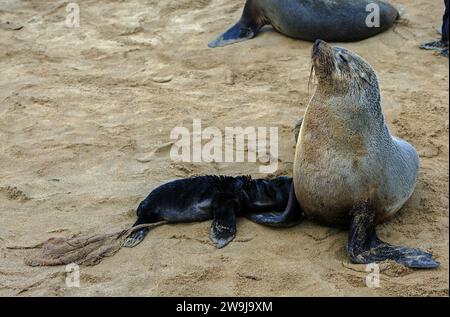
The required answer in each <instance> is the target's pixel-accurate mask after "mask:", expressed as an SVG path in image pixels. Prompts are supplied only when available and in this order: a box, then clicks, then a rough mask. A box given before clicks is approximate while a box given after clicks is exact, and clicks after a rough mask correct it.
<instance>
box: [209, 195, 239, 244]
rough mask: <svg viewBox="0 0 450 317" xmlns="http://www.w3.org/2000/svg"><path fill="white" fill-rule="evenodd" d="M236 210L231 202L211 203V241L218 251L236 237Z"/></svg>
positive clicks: (217, 201) (219, 200)
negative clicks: (212, 215) (212, 214)
mask: <svg viewBox="0 0 450 317" xmlns="http://www.w3.org/2000/svg"><path fill="white" fill-rule="evenodd" d="M235 209H236V208H235V207H234V203H233V201H232V200H226V201H223V200H221V199H218V200H216V201H215V202H213V213H214V219H213V222H212V224H211V240H212V242H213V243H214V245H215V246H216V248H218V249H220V248H223V247H224V246H226V245H227V244H228V243H230V242H231V241H232V240H233V239H234V237H235V236H236V210H235Z"/></svg>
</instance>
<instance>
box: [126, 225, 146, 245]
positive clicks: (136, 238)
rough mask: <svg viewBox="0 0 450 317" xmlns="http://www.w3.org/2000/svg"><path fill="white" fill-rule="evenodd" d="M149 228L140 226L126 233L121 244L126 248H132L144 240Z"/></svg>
mask: <svg viewBox="0 0 450 317" xmlns="http://www.w3.org/2000/svg"><path fill="white" fill-rule="evenodd" d="M148 231H149V229H148V228H141V229H138V230H136V231H133V232H132V233H130V234H129V235H128V237H127V238H126V239H125V241H124V242H123V244H122V246H124V247H126V248H133V247H135V246H137V245H138V244H139V243H141V242H142V240H144V238H145V236H146V235H147V233H148Z"/></svg>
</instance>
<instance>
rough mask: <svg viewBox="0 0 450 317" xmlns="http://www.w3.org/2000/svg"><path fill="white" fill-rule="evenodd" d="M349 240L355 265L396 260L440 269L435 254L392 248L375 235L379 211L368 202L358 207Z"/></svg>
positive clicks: (354, 213)
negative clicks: (376, 218)
mask: <svg viewBox="0 0 450 317" xmlns="http://www.w3.org/2000/svg"><path fill="white" fill-rule="evenodd" d="M351 216H352V222H351V225H350V231H349V238H348V253H349V255H350V258H351V260H352V262H353V263H361V264H368V263H373V262H382V261H384V260H393V261H395V262H397V263H400V264H403V265H404V266H407V267H412V268H436V267H438V266H439V262H437V261H435V260H433V257H432V254H431V253H428V252H425V251H422V250H420V249H415V248H406V247H400V246H394V245H390V244H389V243H386V242H383V241H381V240H380V239H379V238H378V237H377V235H376V232H375V211H374V210H373V208H371V207H370V205H369V204H368V203H363V204H360V205H358V206H355V207H354V208H353V209H352V211H351Z"/></svg>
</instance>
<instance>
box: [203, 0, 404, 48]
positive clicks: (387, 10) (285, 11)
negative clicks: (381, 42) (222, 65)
mask: <svg viewBox="0 0 450 317" xmlns="http://www.w3.org/2000/svg"><path fill="white" fill-rule="evenodd" d="M378 9H379V11H378ZM372 13H373V14H374V15H377V13H379V24H376V23H375V24H372V23H367V22H366V20H367V19H368V20H369V21H372V20H371V18H372V17H371V16H370V14H372ZM377 16H378V15H377ZM398 18H399V13H398V11H397V10H396V9H395V8H394V7H393V6H392V5H390V4H389V3H388V2H386V1H383V0H340V1H335V0H247V1H246V3H245V6H244V12H243V13H242V17H241V19H240V20H239V21H238V22H237V23H236V24H235V25H234V26H233V27H231V28H230V29H229V30H228V31H226V32H225V33H223V34H221V35H220V36H219V37H218V38H217V39H215V40H214V41H212V42H210V43H209V44H208V46H209V47H217V46H225V45H228V44H232V43H236V42H240V41H244V40H247V39H251V38H253V37H254V36H256V34H258V32H259V30H260V29H261V28H262V27H263V26H264V25H266V24H271V25H272V26H273V27H274V28H275V29H276V30H277V31H278V32H280V33H282V34H285V35H287V36H289V37H292V38H296V39H301V40H306V41H311V42H313V41H315V40H316V39H324V40H326V41H336V42H353V41H359V40H363V39H365V38H368V37H371V36H373V35H375V34H378V33H381V32H383V31H385V30H387V29H389V28H390V27H391V26H392V24H393V23H394V21H395V20H396V19H398ZM376 21H378V20H376V19H375V18H374V19H373V21H372V22H376Z"/></svg>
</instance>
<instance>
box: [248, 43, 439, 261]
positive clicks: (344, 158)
mask: <svg viewBox="0 0 450 317" xmlns="http://www.w3.org/2000/svg"><path fill="white" fill-rule="evenodd" d="M312 64H313V68H314V71H315V75H316V77H317V78H318V86H317V89H316V92H315V94H314V96H313V97H312V98H311V101H310V103H309V104H308V107H307V108H306V112H305V115H304V117H303V120H302V122H299V124H298V125H300V133H299V136H298V140H297V146H296V152H295V160H294V171H293V173H294V178H293V187H294V193H295V198H296V199H297V201H298V205H295V204H290V205H289V207H288V208H286V210H285V211H284V212H283V213H282V214H281V215H280V216H277V217H272V219H271V220H270V221H267V219H265V218H264V215H257V216H253V217H252V218H253V220H254V221H256V222H258V220H259V219H264V220H265V221H259V223H264V224H267V225H277V226H282V225H283V224H284V222H285V219H292V218H296V219H299V218H301V217H303V216H304V217H308V218H312V219H316V220H319V221H321V222H323V223H326V224H329V225H334V226H336V225H338V226H341V225H344V226H349V236H348V253H349V255H350V259H351V261H352V262H353V263H365V264H367V263H371V262H380V261H384V260H394V261H396V262H398V263H401V264H403V265H405V266H407V267H414V268H435V267H437V266H439V263H438V262H436V261H435V260H433V258H432V255H431V254H430V253H428V252H424V251H422V250H419V249H413V248H406V247H400V246H394V245H390V244H388V243H386V242H383V241H381V240H380V239H379V238H378V236H377V234H376V231H375V226H376V225H377V224H379V223H381V222H383V221H386V220H388V219H390V218H391V217H392V216H393V215H394V214H395V213H396V212H397V211H398V210H399V209H400V208H401V207H402V206H403V204H404V203H405V202H406V201H407V200H408V198H409V197H410V196H411V194H412V193H413V191H414V187H415V184H416V178H417V175H418V172H419V157H418V155H417V152H416V150H415V149H414V147H413V146H412V145H411V144H409V143H408V142H406V141H403V140H401V139H398V138H395V137H393V136H392V135H391V134H390V132H389V129H388V127H387V126H386V124H385V122H384V117H383V113H382V111H381V96H380V88H379V84H378V79H377V75H376V74H375V71H374V70H373V69H372V67H371V66H370V65H369V63H368V62H366V61H365V60H364V59H362V58H361V57H360V56H358V55H357V54H355V53H354V52H351V51H349V50H347V49H344V48H340V47H331V46H330V45H328V44H327V43H325V42H324V41H321V40H317V41H316V42H315V43H314V45H313V48H312ZM291 192H292V191H291ZM289 199H290V200H291V199H292V197H290V198H289Z"/></svg>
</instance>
